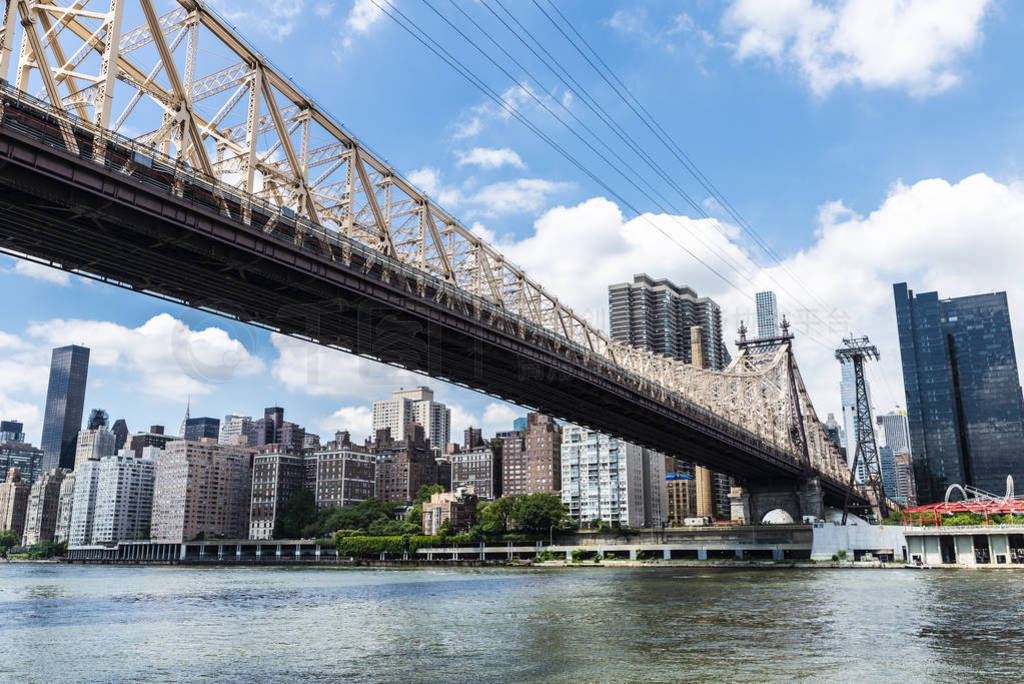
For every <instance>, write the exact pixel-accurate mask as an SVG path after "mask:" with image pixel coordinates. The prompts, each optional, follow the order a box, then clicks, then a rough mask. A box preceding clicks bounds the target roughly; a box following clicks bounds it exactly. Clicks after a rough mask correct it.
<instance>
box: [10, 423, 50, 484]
mask: <svg viewBox="0 0 1024 684" xmlns="http://www.w3.org/2000/svg"><path fill="white" fill-rule="evenodd" d="M22 434H23V435H24V433H22ZM43 460H44V459H43V450H42V449H36V448H35V447H34V446H32V445H31V444H27V443H25V442H14V441H9V442H0V473H6V472H7V471H8V470H10V469H11V468H17V469H18V470H19V471H21V479H23V480H25V481H26V482H35V481H36V479H37V478H38V477H39V474H40V473H42V467H43Z"/></svg>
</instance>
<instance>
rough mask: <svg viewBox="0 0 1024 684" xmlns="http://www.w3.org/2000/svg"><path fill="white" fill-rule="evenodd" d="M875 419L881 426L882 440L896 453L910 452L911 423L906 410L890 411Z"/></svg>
mask: <svg viewBox="0 0 1024 684" xmlns="http://www.w3.org/2000/svg"><path fill="white" fill-rule="evenodd" d="M875 421H876V422H877V423H878V426H879V427H880V428H881V433H882V434H881V438H882V439H881V440H880V441H881V442H882V444H885V446H887V447H889V448H890V449H892V452H893V453H894V454H909V453H911V450H910V423H909V422H908V421H907V412H906V411H899V410H897V411H890V412H889V413H883V414H881V415H880V416H878V417H877V418H876V419H875Z"/></svg>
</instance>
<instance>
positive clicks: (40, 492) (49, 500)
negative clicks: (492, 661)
mask: <svg viewBox="0 0 1024 684" xmlns="http://www.w3.org/2000/svg"><path fill="white" fill-rule="evenodd" d="M67 473H68V471H67V470H65V469H63V468H54V469H53V470H51V471H50V472H48V473H44V474H43V475H40V476H39V478H38V479H37V480H36V481H35V482H34V483H33V484H32V489H31V490H29V494H28V508H27V510H26V512H25V532H24V534H23V535H22V542H21V543H22V544H24V545H25V546H33V545H35V544H39V543H41V542H51V541H53V536H54V533H55V532H56V531H57V507H58V505H59V503H60V486H61V485H62V484H63V483H64V476H65V475H67Z"/></svg>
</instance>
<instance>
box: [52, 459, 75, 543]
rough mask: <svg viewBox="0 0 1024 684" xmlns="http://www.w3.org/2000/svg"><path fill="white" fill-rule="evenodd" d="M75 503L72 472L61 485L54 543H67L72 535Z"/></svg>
mask: <svg viewBox="0 0 1024 684" xmlns="http://www.w3.org/2000/svg"><path fill="white" fill-rule="evenodd" d="M74 503H75V473H74V471H70V472H68V473H67V475H65V476H64V481H63V482H62V483H61V484H60V497H59V498H58V499H57V526H56V527H55V528H54V530H53V541H55V542H57V543H60V542H66V541H67V540H68V536H69V535H70V533H71V509H72V508H73V507H74Z"/></svg>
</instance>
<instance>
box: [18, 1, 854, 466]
mask: <svg viewBox="0 0 1024 684" xmlns="http://www.w3.org/2000/svg"><path fill="white" fill-rule="evenodd" d="M100 5H102V6H100ZM168 7H169V8H170V11H165V12H162V13H161V12H158V10H157V8H156V7H155V6H154V2H153V0H109V2H102V3H101V2H97V1H94V2H90V1H89V0H76V1H75V2H66V1H65V2H57V1H48V0H5V4H4V14H3V24H2V26H0V78H4V79H5V80H7V81H9V82H11V83H12V84H13V85H14V86H15V87H17V88H18V89H19V90H22V91H26V92H28V93H30V94H33V95H35V96H37V97H39V98H41V99H43V100H46V101H47V102H49V103H50V105H51V106H55V107H59V108H60V109H62V110H64V111H67V112H68V113H70V114H73V115H75V116H76V117H78V118H79V119H81V120H83V121H85V122H90V123H91V124H92V125H94V126H95V127H96V130H97V131H98V132H99V135H102V134H103V131H106V130H112V131H115V132H117V133H120V134H121V135H126V136H128V137H130V138H134V139H135V140H136V141H139V142H141V143H144V144H146V145H148V146H151V147H153V148H155V149H157V150H158V151H160V152H162V153H163V154H166V155H170V156H172V157H175V158H177V159H178V160H180V161H182V162H184V163H187V164H189V165H190V166H192V167H193V168H195V169H197V170H199V171H201V172H203V173H205V174H207V175H209V176H211V177H213V178H215V179H217V180H218V181H221V182H223V183H227V184H230V185H233V186H235V187H238V188H240V189H241V190H243V191H245V192H247V193H250V194H252V195H255V196H256V197H258V198H260V199H262V200H265V201H268V202H270V203H272V204H274V205H276V206H277V207H280V209H281V211H282V213H284V214H294V215H296V216H299V217H302V218H305V219H308V220H309V221H311V222H313V223H316V224H319V225H320V226H322V227H323V228H325V229H327V230H328V231H335V232H337V233H338V234H339V235H341V236H344V237H346V238H349V239H352V240H355V241H358V242H360V243H362V244H364V245H366V246H368V247H370V248H372V249H374V250H379V251H380V252H382V253H384V254H386V255H388V256H390V257H392V258H394V259H397V260H399V261H401V262H402V263H404V264H405V265H407V266H411V267H414V268H416V269H419V270H421V271H423V272H426V273H429V274H431V275H433V276H435V277H437V278H440V279H442V280H444V281H446V282H448V283H450V284H452V285H454V286H456V287H458V288H459V289H460V290H462V291H464V292H467V293H470V294H472V295H475V296H477V297H480V298H483V299H485V300H487V301H489V302H490V303H492V304H494V305H497V306H498V307H501V309H502V310H503V311H505V312H506V313H508V314H511V315H514V316H516V317H519V318H521V319H524V320H525V321H528V322H529V323H531V324H533V325H536V326H539V327H541V328H543V329H546V330H548V331H550V332H553V333H555V334H557V335H560V336H563V337H564V338H566V339H567V340H569V341H571V342H572V343H573V344H574V345H576V346H578V347H581V348H582V349H584V350H586V351H587V352H588V353H591V354H596V355H598V356H599V357H603V358H605V359H607V360H609V361H612V362H613V363H615V364H617V365H618V366H619V367H621V368H622V369H623V370H624V371H626V372H628V373H631V374H633V375H634V376H639V377H641V378H643V379H644V380H645V381H647V382H648V383H653V384H652V385H650V386H651V387H653V390H652V391H653V392H654V393H655V394H657V393H663V394H672V395H674V396H675V397H676V398H677V399H678V398H679V397H682V398H683V399H684V400H685V401H687V402H688V403H690V404H694V405H696V406H698V407H701V408H702V409H704V410H707V411H708V412H710V413H712V414H715V416H717V417H719V418H724V419H726V420H728V421H730V422H732V423H733V424H735V425H737V426H739V427H741V428H744V429H745V430H747V431H749V432H750V433H752V434H753V435H755V436H756V437H757V438H759V439H762V440H764V441H765V442H766V443H768V444H770V445H771V446H772V447H774V448H775V449H777V450H780V451H783V452H785V453H788V454H792V456H793V458H794V459H797V460H802V461H807V460H809V464H808V465H809V467H811V468H813V469H814V470H817V471H820V472H823V473H825V474H828V475H831V476H833V477H835V478H836V479H838V480H840V481H846V479H847V478H848V473H849V470H848V469H847V467H846V464H845V461H844V460H843V459H842V457H841V456H840V455H839V454H838V452H837V450H836V449H835V448H834V447H833V446H832V444H831V442H829V440H828V439H827V438H826V436H825V432H824V428H823V427H822V426H821V424H820V422H819V421H818V419H817V417H816V415H815V413H814V410H813V407H812V406H811V403H810V400H809V399H808V397H807V392H806V389H805V388H804V386H803V382H802V380H801V379H800V378H799V371H798V370H797V369H796V367H795V365H794V364H793V363H792V362H791V357H790V360H789V361H788V362H787V354H788V353H789V346H788V344H787V345H783V347H780V348H779V349H775V350H772V351H770V352H763V353H761V352H753V353H752V352H748V351H743V352H741V353H740V355H739V356H738V358H737V359H736V361H735V362H734V363H733V364H732V365H731V366H730V368H729V369H727V370H726V371H724V372H714V371H707V370H702V369H699V368H695V367H693V366H689V365H686V364H683V363H679V362H676V361H672V360H669V359H665V358H662V357H659V356H656V355H653V354H650V353H647V352H643V351H639V350H636V349H633V348H630V347H627V346H624V345H621V344H618V343H615V342H613V341H612V340H611V339H610V338H609V337H608V336H607V335H606V334H605V333H604V332H602V331H600V330H599V329H598V328H596V327H595V326H594V325H592V324H591V323H590V322H588V321H587V320H585V319H584V318H583V317H582V316H580V315H579V314H577V313H575V312H574V311H572V310H571V309H570V308H568V307H567V306H565V305H564V304H562V302H561V301H559V299H558V298H557V297H555V296H554V295H553V294H551V293H550V292H548V291H546V290H544V289H543V288H542V287H541V286H540V285H539V284H538V283H536V282H534V281H533V280H531V279H530V277H529V276H528V275H527V274H526V273H524V272H523V271H522V270H521V269H519V268H517V267H516V266H515V265H513V264H511V263H509V262H508V261H506V260H505V258H504V257H503V256H502V255H501V253H499V252H498V251H496V250H495V249H494V248H493V247H491V246H489V245H488V244H486V243H485V242H484V241H483V240H481V239H480V238H479V237H478V236H476V235H475V234H473V233H472V232H471V231H470V230H468V229H467V228H465V227H464V226H462V225H461V224H460V223H459V222H458V221H457V220H456V219H455V218H454V217H453V216H452V215H451V214H449V213H447V212H445V211H444V210H443V209H442V208H440V207H438V206H437V205H436V204H434V203H433V202H432V201H431V200H430V198H428V197H427V196H426V195H425V194H423V193H422V192H420V191H419V190H417V189H416V188H415V187H413V185H412V184H410V183H409V182H408V181H406V180H405V179H404V178H402V177H401V176H400V175H399V174H398V173H397V172H396V171H395V170H394V169H392V168H391V167H390V166H389V165H388V164H387V163H386V162H385V161H384V160H383V159H382V158H380V157H379V156H377V155H375V154H374V153H372V152H371V151H369V150H368V149H367V148H366V147H365V146H363V145H362V144H360V142H359V141H358V140H356V139H355V138H354V137H353V136H352V135H350V134H349V133H348V132H347V131H346V130H345V129H344V128H342V126H341V125H339V124H338V123H337V122H336V121H335V120H334V119H332V118H331V117H330V116H329V115H328V114H327V113H326V112H324V110H323V109H322V108H321V107H319V106H318V105H317V103H316V102H315V101H314V100H313V98H311V97H309V96H308V95H306V94H305V93H303V92H302V91H301V90H299V89H298V88H297V87H296V86H295V85H294V84H293V83H292V81H291V80H290V79H288V78H286V77H284V76H283V75H282V74H280V73H279V72H278V71H277V70H275V69H274V68H273V67H272V66H271V65H270V64H269V63H268V62H267V60H266V59H265V58H264V57H263V56H261V55H260V54H259V53H258V52H257V51H255V50H254V49H253V48H252V47H251V46H250V45H249V44H247V43H246V42H245V41H243V40H242V39H241V38H239V37H238V36H237V35H236V34H235V33H234V32H233V31H232V30H231V28H229V26H228V24H227V23H226V22H225V21H224V20H223V19H221V18H220V17H219V16H218V15H216V14H214V13H212V12H211V11H210V10H209V8H207V7H205V6H204V4H203V3H202V2H200V1H199V0H177V1H176V3H169V5H168ZM168 7H164V8H163V9H168ZM64 138H65V143H66V146H67V147H68V149H74V150H76V151H77V143H76V142H75V139H74V136H73V135H72V134H71V131H70V127H69V128H68V130H67V131H65V135H64ZM95 149H97V150H99V151H98V152H97V153H96V154H104V152H103V151H102V150H103V149H104V146H103V145H96V146H95ZM242 218H243V220H245V219H246V217H244V216H243V217H242ZM793 387H796V388H797V389H798V391H797V393H796V397H797V398H796V399H794V393H793V391H792V388H793ZM796 403H799V404H800V408H801V409H802V410H801V411H798V410H797V406H796ZM796 416H802V418H803V423H804V426H803V427H804V429H803V430H800V429H799V426H798V425H797V418H796ZM804 435H806V441H807V444H806V456H805V455H804V453H805V449H804V445H803V444H802V442H803V440H804Z"/></svg>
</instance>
